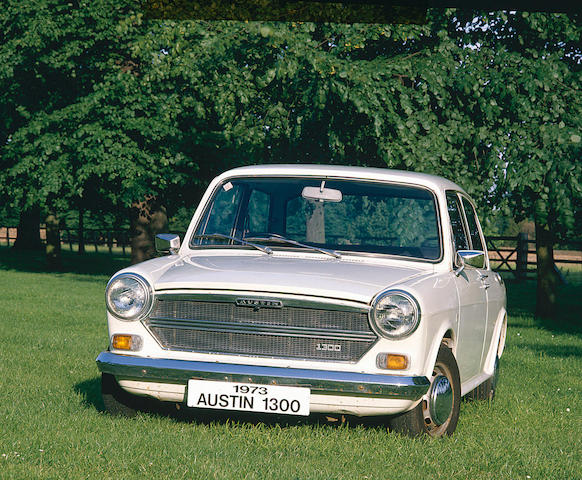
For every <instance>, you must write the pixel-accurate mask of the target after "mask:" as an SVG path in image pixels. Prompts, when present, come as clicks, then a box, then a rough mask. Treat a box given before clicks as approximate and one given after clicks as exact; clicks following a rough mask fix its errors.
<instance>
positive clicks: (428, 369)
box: [424, 325, 457, 377]
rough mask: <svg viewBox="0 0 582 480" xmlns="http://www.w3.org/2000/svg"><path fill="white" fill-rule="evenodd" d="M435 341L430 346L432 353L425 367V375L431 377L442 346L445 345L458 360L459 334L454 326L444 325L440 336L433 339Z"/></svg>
mask: <svg viewBox="0 0 582 480" xmlns="http://www.w3.org/2000/svg"><path fill="white" fill-rule="evenodd" d="M433 338H434V339H435V341H433V342H432V344H431V346H430V352H429V354H428V356H427V360H426V364H425V366H424V374H425V375H427V376H429V377H430V375H431V374H432V370H433V368H434V365H435V364H436V360H437V357H438V354H439V348H440V347H441V345H445V346H446V347H447V348H448V349H449V350H451V352H452V353H453V356H454V357H455V360H456V358H457V355H456V351H457V334H456V332H455V329H454V328H453V326H452V325H443V326H442V328H441V329H440V330H439V332H438V334H437V335H435V336H434V337H433Z"/></svg>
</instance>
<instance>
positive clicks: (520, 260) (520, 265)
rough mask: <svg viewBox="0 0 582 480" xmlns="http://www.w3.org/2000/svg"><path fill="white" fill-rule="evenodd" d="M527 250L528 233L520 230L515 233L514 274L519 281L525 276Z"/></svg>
mask: <svg viewBox="0 0 582 480" xmlns="http://www.w3.org/2000/svg"><path fill="white" fill-rule="evenodd" d="M528 250H529V246H528V235H527V233H523V232H521V233H519V234H518V235H517V262H516V265H515V276H516V278H517V280H519V281H523V280H525V279H526V278H527V255H528Z"/></svg>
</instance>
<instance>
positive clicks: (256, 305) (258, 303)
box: [235, 298, 283, 312]
mask: <svg viewBox="0 0 582 480" xmlns="http://www.w3.org/2000/svg"><path fill="white" fill-rule="evenodd" d="M235 303H236V305H237V306H239V307H251V308H252V309H253V310H254V311H255V312H257V311H259V310H260V309H261V308H283V302H282V301H281V300H272V299H269V298H237V299H236V301H235Z"/></svg>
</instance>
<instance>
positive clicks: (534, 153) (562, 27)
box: [467, 12, 582, 317]
mask: <svg viewBox="0 0 582 480" xmlns="http://www.w3.org/2000/svg"><path fill="white" fill-rule="evenodd" d="M471 25H472V28H469V29H468V31H469V32H470V34H469V35H470V37H471V38H470V40H467V41H471V42H474V43H477V42H478V43H479V44H480V48H479V49H477V50H476V51H475V53H474V55H475V56H484V57H487V58H488V59H489V65H488V67H487V71H488V72H489V76H490V79H491V83H495V84H496V86H497V87H496V89H497V91H496V92H495V93H494V94H492V95H488V97H487V101H489V102H490V103H491V104H492V106H493V108H494V109H495V110H496V111H497V115H498V116H499V117H501V118H503V119H504V122H503V123H502V125H501V126H502V128H503V131H502V132H499V134H498V135H497V138H498V139H502V140H503V141H502V142H501V144H500V159H501V160H502V162H503V164H504V169H503V174H502V175H497V181H498V184H497V190H498V192H499V195H498V199H499V204H500V205H505V206H506V207H508V208H509V210H510V211H511V213H512V214H513V216H514V218H515V219H516V220H517V221H520V220H522V219H526V218H533V219H534V220H535V225H536V251H537V259H538V260H537V271H538V275H537V303H536V313H537V315H539V316H542V317H549V316H553V315H554V314H555V311H556V284H557V283H558V278H557V274H556V267H555V264H554V260H553V245H554V244H555V243H556V241H557V239H559V238H563V237H564V236H565V235H572V234H574V233H575V232H576V230H575V228H574V226H575V219H576V217H577V216H579V215H580V204H581V201H582V183H581V179H582V163H581V162H580V157H581V154H582V139H581V134H580V132H581V131H582V117H581V116H580V113H581V112H582V69H581V66H582V48H581V34H582V29H581V28H580V27H581V24H580V16H579V15H571V16H568V15H564V14H561V15H558V14H541V13H538V14H533V13H527V12H523V13H515V12H513V13H500V14H498V15H497V16H496V17H494V18H486V17H485V16H484V15H480V16H476V17H473V19H472V20H471ZM485 27H487V28H485ZM483 28H485V31H483ZM578 233H579V230H578Z"/></svg>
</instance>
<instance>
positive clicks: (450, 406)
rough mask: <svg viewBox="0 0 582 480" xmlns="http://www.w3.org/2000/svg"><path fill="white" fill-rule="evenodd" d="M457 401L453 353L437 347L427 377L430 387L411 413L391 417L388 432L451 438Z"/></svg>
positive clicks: (457, 406) (459, 393) (458, 397)
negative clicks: (430, 370)
mask: <svg viewBox="0 0 582 480" xmlns="http://www.w3.org/2000/svg"><path fill="white" fill-rule="evenodd" d="M460 401H461V381H460V377H459V367H458V366H457V361H456V360H455V356H454V355H453V352H451V350H450V349H449V348H447V347H446V346H445V345H441V346H440V348H439V353H438V356H437V359H436V362H435V365H434V368H433V372H432V375H431V378H430V387H429V389H428V392H427V393H426V395H424V396H423V397H422V399H421V401H420V403H419V404H418V405H417V406H416V407H414V408H413V409H412V410H409V411H408V412H405V413H403V414H401V415H398V416H395V417H392V419H391V420H390V425H389V426H390V429H391V430H392V431H395V432H399V433H403V434H406V435H410V436H419V435H425V434H428V435H430V436H431V437H443V436H445V435H452V433H453V432H454V431H455V429H456V428H457V422H458V420H459V410H460V404H461V403H460Z"/></svg>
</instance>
